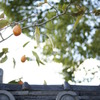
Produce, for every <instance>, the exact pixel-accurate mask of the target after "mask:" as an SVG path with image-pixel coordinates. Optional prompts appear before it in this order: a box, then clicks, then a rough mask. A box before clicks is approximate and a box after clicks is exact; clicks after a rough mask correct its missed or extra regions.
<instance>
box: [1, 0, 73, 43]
mask: <svg viewBox="0 0 100 100" xmlns="http://www.w3.org/2000/svg"><path fill="white" fill-rule="evenodd" d="M70 4H71V2H70V3H69V4H68V6H67V7H66V9H65V10H64V11H63V12H62V13H60V14H58V11H57V9H56V8H55V7H53V6H51V5H50V4H49V5H50V6H51V7H52V8H54V9H55V10H56V12H57V15H56V16H53V17H52V18H50V19H48V20H46V21H44V22H42V23H38V22H39V21H40V20H37V21H35V22H34V23H33V24H32V25H30V26H26V27H23V28H22V30H24V29H26V28H29V27H36V26H42V25H44V24H46V23H48V22H50V21H52V20H54V19H56V18H58V17H60V16H62V15H64V14H66V12H67V10H68V8H69V6H70ZM38 15H39V14H34V15H30V16H29V17H27V18H25V19H23V20H20V21H18V22H13V23H10V24H9V25H8V26H6V27H5V28H3V29H6V28H8V27H10V26H12V25H14V24H16V23H21V22H23V21H25V20H27V19H28V18H30V17H36V16H38ZM3 29H1V30H3ZM1 30H0V31H1ZM12 35H13V34H11V35H9V36H8V37H7V38H5V39H4V38H3V36H2V35H1V33H0V36H1V38H2V40H1V41H0V43H1V42H3V41H5V40H7V39H8V38H10V37H11V36H12Z"/></svg>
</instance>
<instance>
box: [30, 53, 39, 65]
mask: <svg viewBox="0 0 100 100" xmlns="http://www.w3.org/2000/svg"><path fill="white" fill-rule="evenodd" d="M32 53H33V55H34V56H35V57H36V61H37V64H38V66H39V65H40V58H39V56H38V54H37V53H36V52H34V51H32Z"/></svg>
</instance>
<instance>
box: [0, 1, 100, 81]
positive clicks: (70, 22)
mask: <svg viewBox="0 0 100 100" xmlns="http://www.w3.org/2000/svg"><path fill="white" fill-rule="evenodd" d="M98 2H99V3H100V1H99V0H95V1H88V0H66V1H65V0H60V1H59V2H49V1H48V2H47V0H44V1H40V2H37V1H35V0H34V1H33V0H29V1H27V0H26V1H22V0H20V1H19V2H18V1H17V0H8V1H1V3H0V6H1V8H2V9H3V11H4V13H5V14H6V16H7V17H8V19H9V21H10V22H11V23H10V24H9V25H10V26H14V25H15V24H16V22H17V23H19V24H20V25H21V26H22V30H23V33H24V34H26V35H27V36H29V37H30V38H34V33H37V32H36V30H38V31H40V32H38V33H39V34H40V37H41V39H40V40H39V38H40V37H39V35H38V36H37V38H36V40H37V43H39V42H45V46H44V47H43V56H44V57H45V58H49V57H50V56H51V55H53V59H52V60H54V61H56V62H59V63H60V62H61V63H62V64H63V66H64V68H63V71H62V73H63V75H64V78H65V80H66V81H68V80H72V81H73V80H74V76H73V72H74V71H75V70H76V68H78V66H79V65H80V64H81V63H82V62H83V61H84V60H85V59H87V58H96V59H100V51H99V48H100V46H99V43H100V40H99V38H100V35H99V33H100V20H99V18H100V9H99V3H98ZM37 5H38V6H37ZM46 5H48V6H49V7H48V6H47V7H48V8H45V10H44V9H43V8H44V7H45V6H46ZM37 28H38V29H37ZM10 36H11V35H10ZM1 37H2V35H1ZM7 39H8V37H7ZM48 39H49V41H48ZM4 40H6V39H3V38H2V41H4ZM26 44H28V43H26ZM96 44H98V45H96ZM6 50H7V49H6ZM2 52H4V51H2ZM2 52H1V53H2ZM1 55H2V54H1ZM34 55H35V56H36V57H37V54H36V53H34ZM44 57H43V58H44ZM44 60H45V61H46V59H44ZM39 61H40V60H39ZM39 61H38V60H37V62H38V64H39Z"/></svg>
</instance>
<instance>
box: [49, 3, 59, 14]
mask: <svg viewBox="0 0 100 100" xmlns="http://www.w3.org/2000/svg"><path fill="white" fill-rule="evenodd" d="M48 5H49V6H50V7H51V8H54V9H55V11H56V13H57V14H58V10H57V9H56V8H55V7H54V6H51V4H50V3H48Z"/></svg>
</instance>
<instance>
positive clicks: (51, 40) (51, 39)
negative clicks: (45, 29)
mask: <svg viewBox="0 0 100 100" xmlns="http://www.w3.org/2000/svg"><path fill="white" fill-rule="evenodd" d="M46 35H47V36H48V38H49V40H50V42H51V45H52V47H53V48H54V44H53V41H52V38H51V37H50V35H49V34H46Z"/></svg>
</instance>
